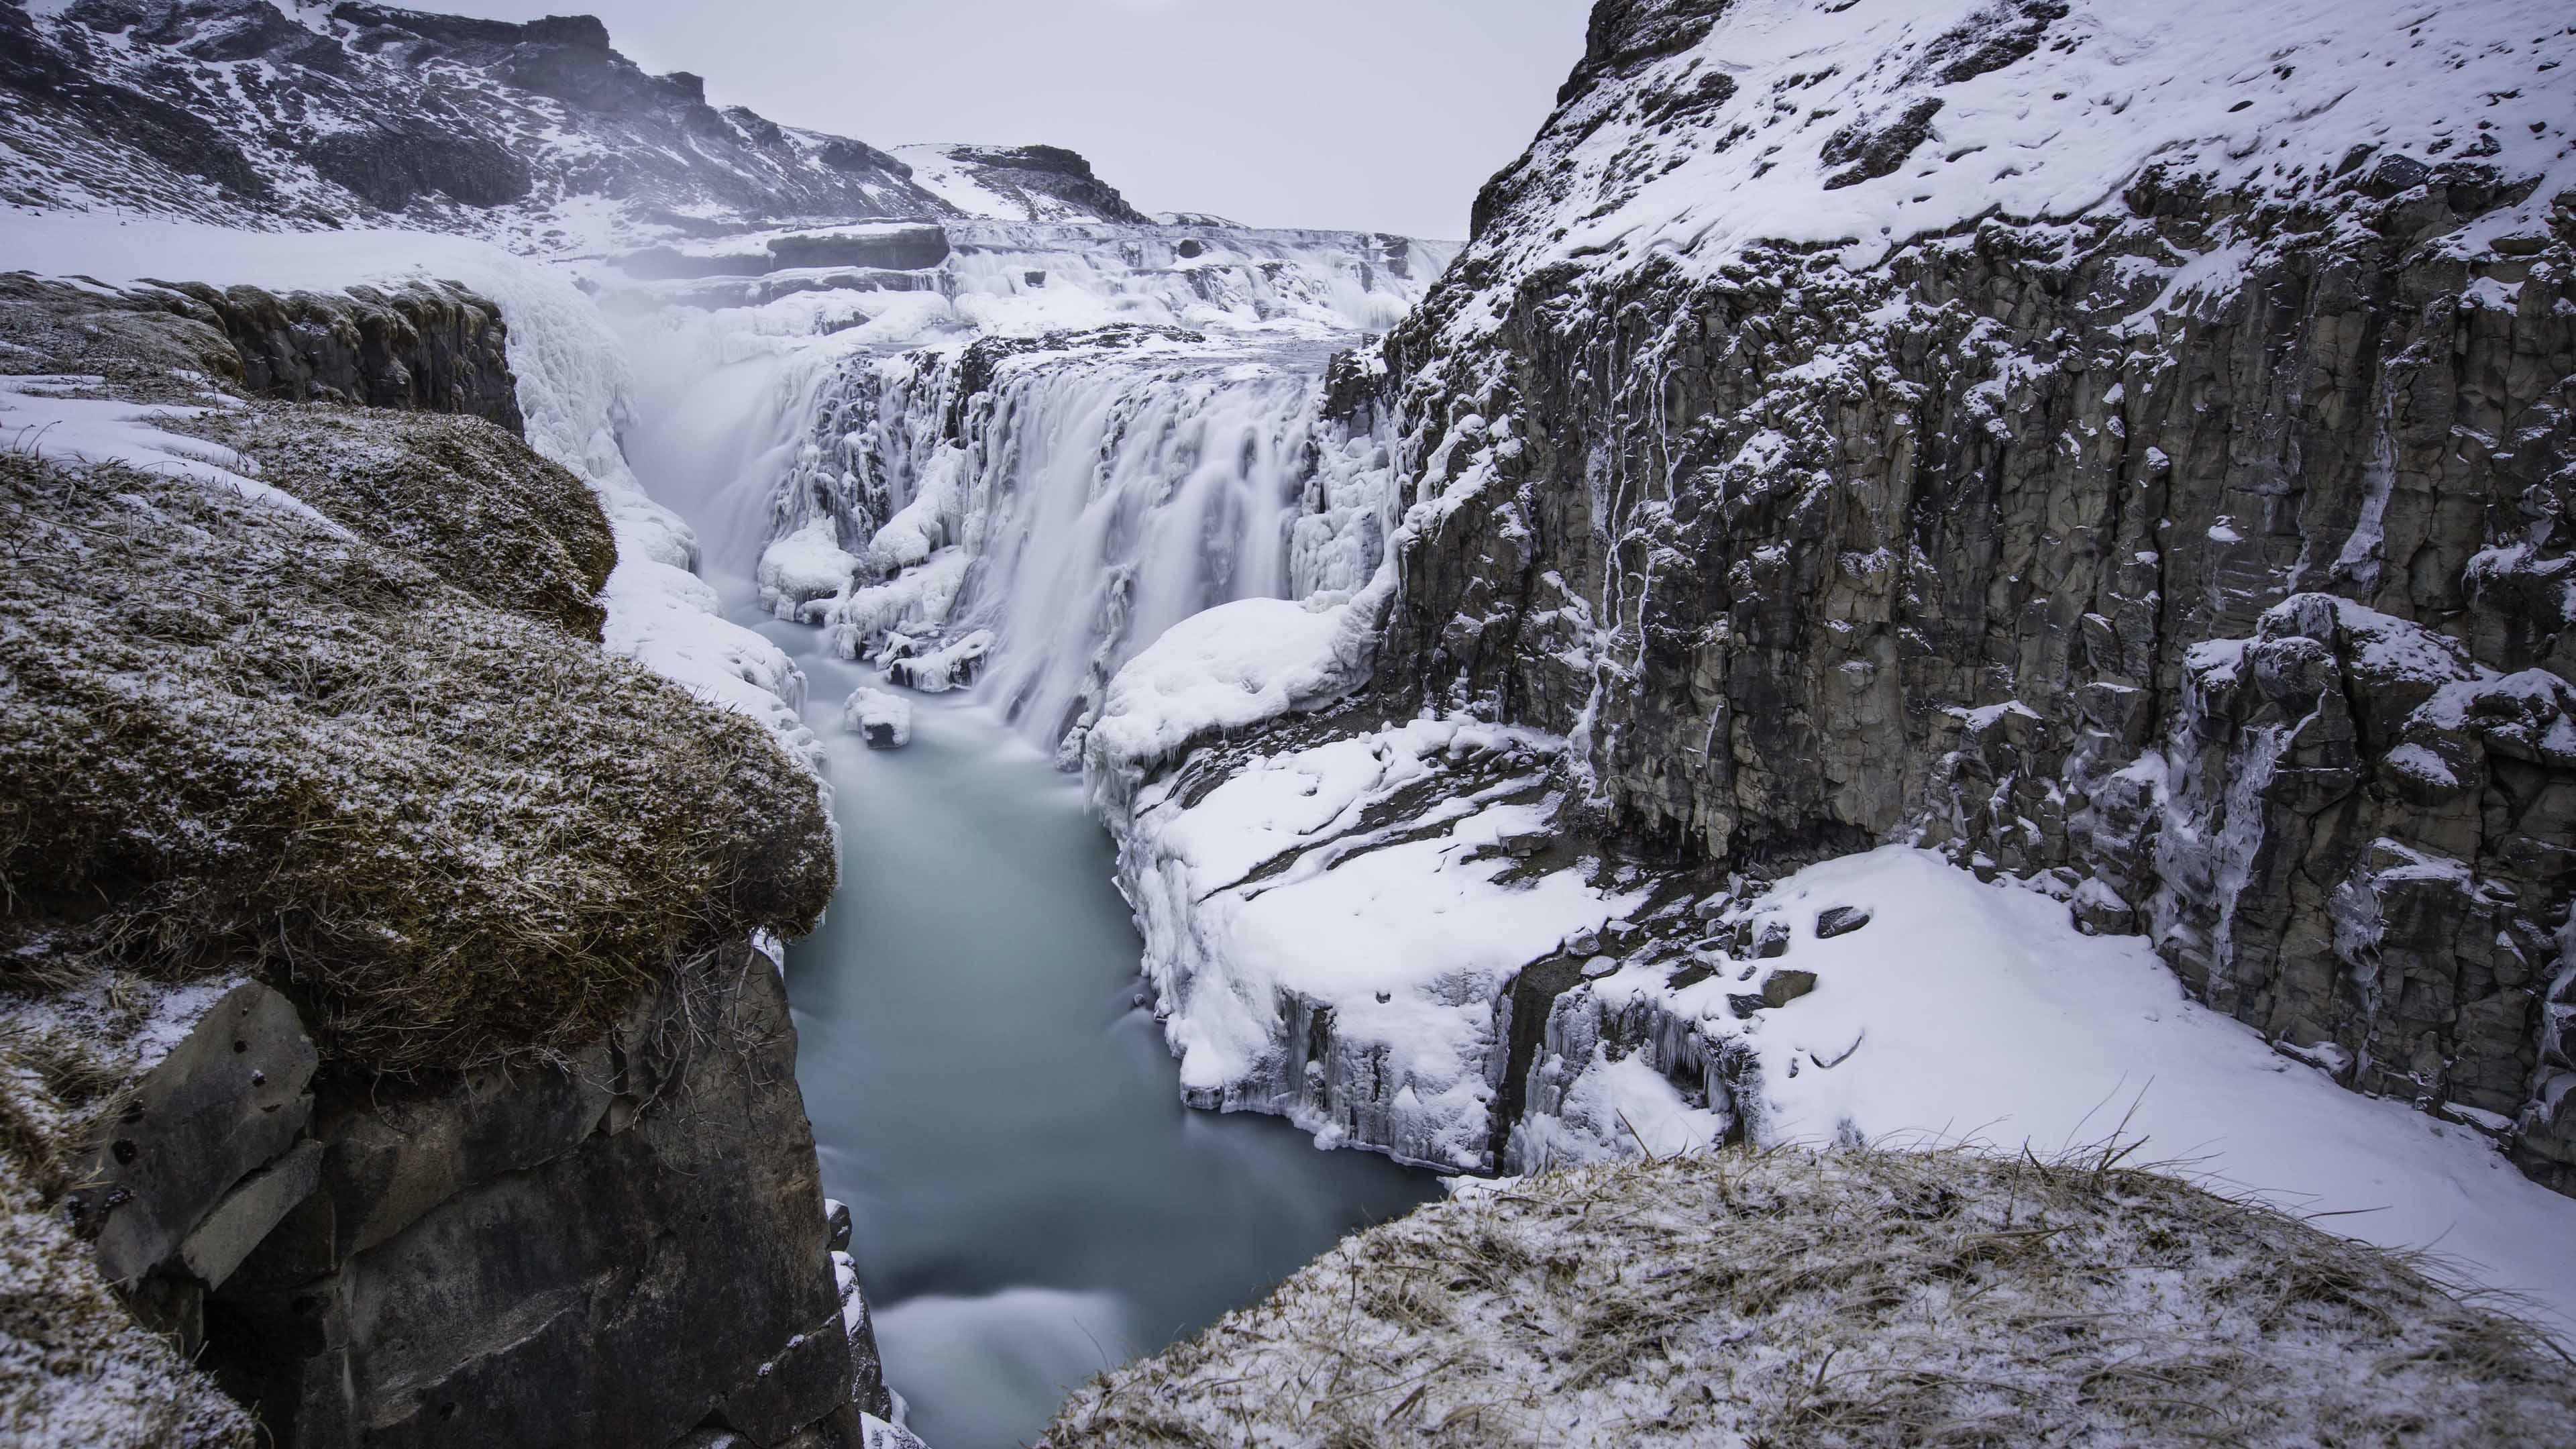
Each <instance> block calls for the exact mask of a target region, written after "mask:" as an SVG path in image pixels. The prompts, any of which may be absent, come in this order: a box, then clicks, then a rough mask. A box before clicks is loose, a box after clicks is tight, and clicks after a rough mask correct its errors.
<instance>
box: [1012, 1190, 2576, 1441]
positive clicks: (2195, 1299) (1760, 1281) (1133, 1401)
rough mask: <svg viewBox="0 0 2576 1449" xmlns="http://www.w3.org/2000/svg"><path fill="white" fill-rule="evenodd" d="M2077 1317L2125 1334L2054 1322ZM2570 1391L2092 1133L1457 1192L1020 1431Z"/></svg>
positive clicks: (1876, 1427)
mask: <svg viewBox="0 0 2576 1449" xmlns="http://www.w3.org/2000/svg"><path fill="white" fill-rule="evenodd" d="M2328 1285H2331V1286H2328ZM2149 1305H2152V1306H2149ZM2075 1314H2083V1315H2086V1317H2087V1318H2090V1317H2091V1316H2092V1315H2095V1314H2099V1315H2100V1316H2101V1317H2103V1318H2106V1319H2116V1320H2117V1321H2118V1322H2119V1323H2120V1325H2121V1329H2120V1331H2119V1332H2118V1333H2116V1334H2108V1333H2104V1334H2096V1333H2091V1332H2070V1331H2068V1328H2067V1324H2068V1322H2069V1316H2070V1315H2075ZM1613 1406H1616V1407H1613ZM2571 1413H2576V1373H2572V1372H2571V1371H2570V1369H2569V1367H2568V1365H2567V1363H2566V1361H2565V1360H2564V1359H2563V1358H2561V1357H2558V1356H2556V1355H2554V1354H2552V1353H2551V1352H2550V1351H2549V1350H2548V1348H2546V1347H2544V1346H2543V1345H2542V1344H2541V1343H2539V1342H2537V1341H2535V1339H2534V1336H2533V1332H2532V1330H2531V1329H2530V1328H2529V1327H2528V1326H2526V1325H2523V1324H2519V1323H2516V1322H2514V1321H2512V1320H2511V1319H2510V1318H2509V1317H2505V1316H2501V1315H2498V1314H2496V1313H2495V1312H2494V1311H2493V1309H2492V1308H2491V1307H2490V1306H2489V1305H2485V1304H2479V1303H2475V1302H2473V1301H2462V1300H2461V1299H2460V1298H2458V1297H2456V1296H2454V1294H2453V1292H2452V1291H2451V1290H2450V1289H2449V1288H2448V1287H2447V1286H2445V1285H2443V1284H2441V1283H2439V1282H2437V1281H2434V1280H2432V1279H2430V1278H2428V1277H2426V1276H2425V1275H2424V1274H2423V1273H2422V1272H2420V1271H2419V1269H2418V1267H2417V1266H2416V1265H2415V1264H2414V1263H2413V1262H2412V1261H2410V1260H2408V1259H2406V1258H2403V1257H2400V1256H2397V1255H2393V1254H2388V1253H2384V1252H2381V1251H2378V1250H2376V1249H2372V1248H2368V1247H2364V1246H2362V1245H2359V1244H2356V1243H2353V1242H2351V1241H2349V1240H2346V1239H2342V1238H2337V1237H2335V1236H2333V1235H2331V1234H2330V1233H2327V1232H2323V1231H2320V1230H2319V1229H2318V1228H2317V1227H2316V1226H2315V1225H2313V1224H2310V1223H2307V1222H2303V1221H2301V1220H2300V1219H2299V1218H2297V1217H2295V1216H2293V1215H2291V1214H2288V1213H2283V1212H2278V1211H2274V1210H2272V1209H2268V1208H2265V1207H2262V1206H2259V1205H2256V1204H2251V1203H2246V1202H2242V1201H2239V1200H2236V1199H2234V1198H2230V1197H2223V1196H2220V1195H2218V1194H2215V1193H2212V1192H2208V1191H2205V1190H2203V1189H2201V1188H2199V1187H2193V1186H2188V1185H2186V1184H2184V1183H2182V1182H2179V1181H2176V1180H2174V1179H2172V1178H2168V1177H2161V1176H2158V1175H2156V1174H2154V1173H2150V1172H2142V1171H2137V1170H2135V1169H2131V1168H2127V1167H2123V1166H2120V1165H2119V1164H2117V1163H2116V1161H2105V1160H2102V1159H2100V1158H2098V1157H2093V1156H2086V1157H2079V1158H2075V1159H2071V1160H2060V1161H2056V1162H2042V1161H2039V1160H2037V1159H2014V1158H2003V1159H2000V1160H1998V1159H1992V1158H1985V1157H1979V1156H1976V1155H1973V1154H1966V1153H1955V1152H1954V1153H1902V1152H1899V1153H1890V1152H1868V1151H1839V1152H1815V1151H1811V1150H1801V1149H1782V1150H1779V1151H1775V1152H1766V1153H1760V1154H1737V1153H1726V1154H1717V1155H1710V1156H1701V1157H1693V1158H1684V1159H1675V1160H1669V1161H1663V1162H1656V1163H1638V1164H1622V1165H1619V1166H1616V1167H1594V1168H1591V1169H1588V1170H1578V1171H1568V1172H1560V1173H1550V1174H1545V1175H1542V1176H1537V1177H1532V1178H1528V1179H1524V1180H1521V1181H1517V1182H1513V1183H1511V1184H1509V1185H1507V1186H1502V1187H1497V1188H1484V1187H1482V1185H1476V1186H1471V1187H1470V1188H1469V1189H1468V1190H1466V1191H1463V1192H1461V1193H1460V1194H1458V1196H1457V1197H1456V1198H1455V1199H1454V1200H1452V1201H1449V1202H1443V1203H1437V1204H1434V1205H1432V1206H1430V1207H1426V1208H1424V1209H1422V1210H1420V1211H1418V1212H1415V1213H1413V1214H1411V1215H1409V1216H1407V1217H1405V1218H1403V1219H1400V1220H1399V1221H1396V1222H1392V1223H1388V1224H1385V1225H1383V1226H1380V1227H1375V1228H1371V1229H1369V1230H1367V1231H1366V1232H1362V1233H1358V1234H1354V1235H1353V1236H1351V1237H1349V1238H1347V1239H1345V1240H1343V1242H1342V1243H1341V1244H1340V1245H1339V1246H1337V1247H1335V1248H1334V1249H1333V1251H1332V1252H1330V1253H1328V1254H1326V1255H1325V1256H1324V1257H1323V1258H1322V1259H1320V1260H1319V1261H1317V1262H1316V1263H1315V1264H1313V1265H1312V1266H1310V1267H1308V1268H1306V1269H1304V1270H1303V1271H1301V1272H1299V1273H1298V1274H1296V1275H1295V1276H1294V1277H1291V1278H1290V1279H1289V1280H1288V1281H1287V1282H1286V1283H1284V1284H1282V1285H1280V1287H1279V1290H1278V1291H1277V1292H1276V1293H1274V1294H1272V1295H1271V1297H1270V1298H1268V1299H1267V1300H1266V1301H1264V1302H1262V1303H1260V1304H1258V1305H1256V1306H1253V1307H1248V1308H1245V1309H1242V1310H1240V1311H1238V1312H1235V1313H1230V1314H1228V1315H1226V1317H1225V1318H1223V1319H1222V1320H1220V1321H1219V1322H1218V1323H1217V1324H1216V1325H1215V1326H1214V1327H1212V1328H1210V1329H1208V1330H1207V1331H1206V1332H1205V1333H1203V1334H1200V1335H1199V1336H1197V1337H1196V1338H1193V1339H1190V1340H1188V1341H1187V1342H1184V1343H1181V1344H1178V1345H1175V1346H1174V1347H1172V1348H1170V1349H1167V1350H1165V1351H1163V1352H1162V1353H1160V1354H1156V1355H1154V1356H1152V1357H1150V1358H1146V1359H1144V1360H1142V1361H1140V1362H1137V1363H1134V1364H1130V1365H1127V1366H1124V1367H1121V1368H1117V1369H1114V1370H1111V1371H1110V1372H1108V1373H1106V1374H1103V1375H1102V1376H1101V1377H1100V1378H1099V1379H1097V1380H1094V1381H1093V1382H1092V1383H1090V1384H1088V1385H1085V1386H1084V1387H1082V1388H1081V1389H1078V1390H1076V1391H1075V1393H1074V1395H1073V1397H1072V1398H1071V1400H1069V1401H1068V1402H1067V1403H1066V1405H1065V1407H1064V1409H1063V1410H1062V1412H1061V1413H1059V1414H1058V1416H1057V1418H1056V1420H1055V1422H1054V1424H1052V1425H1051V1426H1049V1428H1048V1431H1047V1434H1046V1436H1045V1437H1044V1438H1043V1439H1041V1440H1040V1441H1039V1443H1040V1444H1042V1445H1047V1446H1052V1449H1076V1446H1100V1449H1124V1446H1128V1445H1134V1444H1151V1443H1157V1442H1162V1443H1173V1442H1180V1443H1187V1442H1192V1441H1197V1442H1210V1443H1225V1444H1248V1445H1263V1446H1269V1445H1291V1444H1315V1443H1336V1442H1341V1441H1344V1440H1364V1441H1366V1442H1369V1443H1375V1444H1384V1445H1390V1446H1392V1445H1404V1446H1413V1445H1423V1446H1429V1445H1440V1444H1454V1443H1460V1442H1465V1443H1474V1444H1490V1445H1537V1444H1546V1445H1564V1446H1582V1449H1612V1446H1618V1449H1627V1446H1644V1445H1653V1446H1681V1445H1697V1444H1731V1443H1752V1444H1765V1443H1768V1444H1869V1443H1902V1442H1905V1441H1906V1440H1908V1439H1910V1438H1915V1437H1918V1436H1919V1435H1921V1434H1922V1433H1923V1431H1924V1430H1925V1429H1926V1428H1927V1427H1929V1426H1936V1425H1937V1426H1947V1429H1948V1432H1951V1433H1955V1434H1957V1435H1958V1436H1959V1437H1961V1438H1982V1439H1985V1440H1987V1441H1989V1442H2014V1443H2058V1442H2074V1443H2082V1442H2087V1441H2090V1440H2099V1441H2101V1442H2105V1443H2118V1444H2132V1445H2141V1446H2144V1445H2155V1446H2166V1445H2182V1444H2189V1443H2195V1442H2200V1441H2202V1440H2204V1439H2219V1440H2223V1441H2228V1442H2234V1443H2250V1444H2260V1443H2300V1442H2313V1441H2318V1440H2325V1439H2332V1438H2339V1437H2350V1438H2354V1439H2360V1440H2365V1441H2368V1442H2375V1443H2387V1444H2405V1445H2420V1446H2425V1449H2432V1446H2456V1449H2472V1446H2480V1445H2487V1444H2501V1443H2517V1442H2528V1441H2534V1440H2540V1441H2545V1440H2550V1439H2553V1438H2558V1437H2563V1427H2562V1429H2560V1430H2553V1429H2551V1428H2550V1427H2549V1425H2551V1424H2559V1425H2561V1426H2564V1425H2565V1424H2566V1423H2567V1422H2568V1418H2569V1415H2570V1414H2571Z"/></svg>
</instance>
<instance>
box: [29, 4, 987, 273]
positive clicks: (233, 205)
mask: <svg viewBox="0 0 2576 1449" xmlns="http://www.w3.org/2000/svg"><path fill="white" fill-rule="evenodd" d="M0 199H5V200H6V201H7V202H9V203H11V204H13V205H16V206H18V207H21V208H27V209H43V210H63V209H81V210H108V209H114V210H117V211H120V212H145V213H163V214H170V215H178V216H187V217H191V218H194V219H198V220H211V221H219V222H224V223H227V224H233V225H252V226H275V225H278V224H281V223H283V224H286V225H290V226H295V227H301V228H311V227H331V226H386V225H399V226H405V227H414V228H422V229H429V230H438V231H454V232H467V233H471V234H474V235H478V236H483V237H487V238H490V239H493V240H497V241H502V242H504V243H506V244H508V245H511V246H512V247H513V248H515V249H518V250H538V251H593V250H597V249H599V248H600V247H601V246H603V245H606V244H610V243H613V242H616V241H619V240H634V239H638V238H642V237H649V236H652V235H657V234H661V235H668V234H674V233H677V234H692V233H703V232H707V231H716V230H728V229H738V228H741V227H745V226H751V225H758V224H762V223H769V222H779V221H787V220H794V219H798V218H806V219H829V220H845V219H850V218H857V217H877V218H918V219H931V218H938V217H943V216H952V215H957V214H959V213H958V212H957V211H956V209H955V208H953V207H951V206H950V205H949V204H948V203H947V202H945V201H943V200H941V199H940V198H939V197H938V196H936V195H934V194H932V193H931V192H929V191H927V190H924V189H923V188H921V187H920V186H917V185H915V184H914V183H913V182H912V180H911V179H910V178H909V177H908V176H907V175H906V173H905V168H904V166H903V165H902V163H900V162H898V161H896V160H895V159H894V158H893V157H891V156H888V155H887V154H886V153H884V152H883V151H879V150H877V149H876V148H874V147H871V146H868V145H866V144H864V143H862V142H858V141H854V140H850V139H848V138H846V137H841V136H830V135H824V134H821V133H819V132H814V131H805V130H798V129H796V128H793V127H787V126H780V125H778V124H776V123H774V122H771V121H769V120H767V119H765V118H763V117H761V116H759V115H757V114H755V113H753V112H751V111H749V110H745V109H743V108H741V107H739V106H732V107H725V108H722V109H719V108H717V107H715V106H711V105H709V104H708V103H707V100H706V89H705V86H704V84H703V82H701V81H700V80H699V78H698V77H696V76H693V75H688V74H685V73H680V72H674V73H672V74H670V75H661V76H655V75H647V74H645V73H644V72H643V71H642V70H641V69H639V68H638V67H637V66H636V65H635V64H634V63H633V62H632V61H629V60H627V59H626V58H625V57H624V56H622V55H620V54H618V53H617V52H616V51H615V50H614V49H612V48H611V47H610V45H609V37H608V31H607V29H606V27H604V26H602V25H601V24H600V22H599V21H597V20H595V19H592V18H590V17H588V16H578V15H576V16H555V17H549V18H547V19H543V20H535V21H530V22H528V23H527V24H524V25H514V24H509V23H506V22H502V21H492V20H471V19H464V18H460V17H456V16H445V15H432V14H426V13H423V12H419V11H412V10H399V9H394V8H391V7H386V6H376V5H366V4H355V3H344V4H336V5H332V4H322V5H314V4H304V3H299V0H275V3H272V0H68V3H66V0H5V3H0Z"/></svg>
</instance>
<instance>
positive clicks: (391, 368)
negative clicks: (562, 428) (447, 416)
mask: <svg viewBox="0 0 2576 1449" xmlns="http://www.w3.org/2000/svg"><path fill="white" fill-rule="evenodd" d="M0 333H5V335H6V337H7V338H8V339H9V340H10V341H11V342H12V343H13V345H14V346H15V347H16V348H17V349H18V352H19V353H20V354H21V355H20V356H19V357H18V358H17V359H16V364H15V365H16V366H17V367H18V368H20V369H22V370H23V369H24V368H25V367H26V366H28V365H29V364H31V363H32V364H34V365H38V366H44V367H50V368H54V369H57V370H65V371H75V372H95V373H98V374H100V375H102V376H107V377H109V378H111V379H112V380H114V381H117V382H120V383H125V384H130V385H137V386H140V387H142V388H143V389H144V390H145V391H147V392H168V393H171V394H172V395H173V397H174V399H175V397H176V396H179V395H183V394H184V392H185V389H184V388H179V387H177V386H176V382H177V379H176V378H174V377H173V376H172V374H173V373H174V372H179V371H194V372H202V373H204V374H206V375H207V376H208V377H209V378H210V379H212V380H213V381H215V382H216V383H218V384H220V385H222V386H224V387H226V388H228V389H231V390H234V391H238V392H240V393H244V394H247V395H249V396H252V397H263V398H277V399H281V400H284V401H289V402H336V403H352V404H357V405H360V406H365V407H377V408H395V409H400V410H403V411H408V412H431V413H455V414H462V415H464V416H468V417H477V418H481V419H483V420H484V421H486V422H490V423H495V424H498V425H499V426H501V427H503V428H505V429H507V430H509V431H510V432H512V433H524V431H525V428H526V421H525V419H523V418H522V417H521V416H520V414H519V396H518V385H517V383H516V381H515V380H514V379H513V377H512V376H511V373H510V350H509V347H510V332H509V327H508V324H507V323H505V322H504V321H503V320H502V318H501V309H500V308H499V307H497V306H495V305H494V304H493V303H492V302H490V301H489V300H487V299H485V298H483V297H480V296H477V295H475V294H474V293H472V292H470V291H467V290H466V289H465V288H463V287H460V286H457V285H454V284H452V283H445V282H426V281H416V282H410V283H406V284H404V285H402V286H399V287H363V286H361V287H351V288H349V289H348V290H346V291H341V292H288V293H285V294H282V295H281V294H278V293H274V292H270V291H267V290H264V289H262V288H259V287H247V286H237V287H209V286H207V285H205V284H204V283H201V282H173V283H168V284H156V285H151V286H140V287H127V288H107V287H100V286H95V285H74V284H71V283H66V282H61V281H55V280H50V279H47V278H41V277H36V276H32V275H30V274H28V273H25V272H11V273H5V274H0Z"/></svg>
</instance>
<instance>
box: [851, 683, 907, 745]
mask: <svg viewBox="0 0 2576 1449" xmlns="http://www.w3.org/2000/svg"><path fill="white" fill-rule="evenodd" d="M841 721H842V723H843V724H844V725H845V726H847V727H848V728H849V729H850V730H852V731H853V732H855V733H857V734H860V735H863V736H865V737H866V739H867V742H868V747H869V748H870V749H878V750H893V749H900V748H902V747H903V746H905V745H908V744H911V743H912V701H910V700H908V699H905V698H904V697H903V696H902V695H899V694H889V693H887V692H886V691H884V690H882V689H869V688H866V687H864V686H862V687H860V688H858V689H854V690H851V691H850V697H849V699H848V700H847V701H845V702H843V704H842V705H841Z"/></svg>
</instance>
